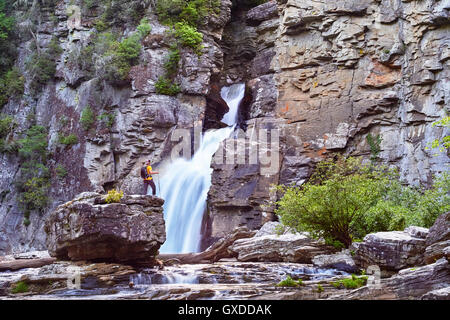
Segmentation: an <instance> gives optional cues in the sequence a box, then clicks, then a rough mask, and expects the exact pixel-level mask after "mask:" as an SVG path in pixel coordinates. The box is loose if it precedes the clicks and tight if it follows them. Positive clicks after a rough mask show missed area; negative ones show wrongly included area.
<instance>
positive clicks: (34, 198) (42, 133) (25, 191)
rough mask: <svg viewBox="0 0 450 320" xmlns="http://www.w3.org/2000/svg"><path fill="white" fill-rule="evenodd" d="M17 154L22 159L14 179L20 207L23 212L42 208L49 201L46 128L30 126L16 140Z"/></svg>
mask: <svg viewBox="0 0 450 320" xmlns="http://www.w3.org/2000/svg"><path fill="white" fill-rule="evenodd" d="M18 144H19V146H20V147H19V150H18V152H19V156H20V158H21V160H22V166H21V167H20V175H19V178H18V179H17V181H16V184H17V186H18V189H19V193H20V199H19V202H20V203H21V205H22V209H23V210H24V211H25V213H29V212H30V211H32V210H42V209H43V208H45V207H46V206H47V204H48V202H49V198H48V191H49V189H50V173H49V170H48V168H47V167H46V166H45V164H46V162H47V155H48V152H47V146H48V142H47V130H46V129H45V128H44V127H42V126H37V125H35V126H32V127H31V128H30V129H28V131H27V132H26V135H25V137H24V138H23V139H20V140H19V141H18Z"/></svg>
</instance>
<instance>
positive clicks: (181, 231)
mask: <svg viewBox="0 0 450 320" xmlns="http://www.w3.org/2000/svg"><path fill="white" fill-rule="evenodd" d="M244 92H245V84H234V85H232V86H230V87H224V88H222V90H221V96H222V98H223V99H224V100H225V101H226V102H227V104H228V107H229V109H230V110H229V111H228V113H227V114H225V116H224V117H223V119H222V121H223V122H224V123H226V124H228V127H225V128H222V129H218V130H208V131H207V132H205V134H204V135H203V137H202V141H201V143H200V147H199V148H198V150H197V151H196V152H195V154H194V156H193V157H192V158H191V159H190V160H186V159H184V158H180V159H177V160H175V161H174V162H172V163H171V164H170V165H169V167H168V168H169V170H168V172H166V173H165V174H164V175H163V176H162V177H161V190H160V195H161V197H162V198H163V199H164V200H165V203H164V219H165V221H166V235H167V239H166V242H165V243H164V245H163V246H162V247H161V250H160V251H161V252H162V253H187V252H198V251H199V250H200V240H201V234H200V232H201V230H200V229H201V223H202V219H203V215H204V212H205V208H206V198H207V196H208V191H209V188H210V187H211V174H212V168H211V161H212V158H213V155H214V153H215V152H216V151H217V149H218V148H219V145H220V143H221V142H222V141H223V140H225V139H226V138H228V137H229V136H230V134H231V133H232V132H233V131H234V127H235V125H236V121H237V114H238V107H239V103H240V101H241V100H242V99H243V97H244Z"/></svg>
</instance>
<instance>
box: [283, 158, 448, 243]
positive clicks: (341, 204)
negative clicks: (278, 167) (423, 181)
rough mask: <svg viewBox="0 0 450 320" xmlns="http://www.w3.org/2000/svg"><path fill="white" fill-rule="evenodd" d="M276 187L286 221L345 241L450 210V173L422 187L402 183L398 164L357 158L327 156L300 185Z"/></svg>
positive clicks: (330, 239)
mask: <svg viewBox="0 0 450 320" xmlns="http://www.w3.org/2000/svg"><path fill="white" fill-rule="evenodd" d="M277 190H279V191H281V192H283V193H284V195H283V196H282V198H281V199H280V200H279V201H277V203H276V204H277V205H278V207H277V209H276V213H277V214H278V215H279V216H280V218H281V221H282V223H283V224H284V225H286V226H289V227H292V228H294V229H296V230H297V231H309V232H311V234H312V235H313V236H315V237H323V238H324V239H325V240H327V241H328V242H340V243H342V244H343V245H344V246H345V247H348V246H349V245H350V244H351V242H352V241H354V240H356V239H362V238H363V237H364V236H365V235H366V234H368V233H371V232H378V231H391V230H403V229H404V228H405V227H406V226H408V225H418V226H424V227H429V226H431V225H432V223H433V222H434V221H435V219H436V218H437V216H438V215H439V214H441V213H443V212H446V211H448V210H450V196H449V191H450V179H449V175H448V174H446V173H444V174H442V176H441V177H440V178H438V179H436V181H435V183H434V185H433V187H432V188H431V189H429V190H425V191H424V190H421V189H417V188H413V187H408V186H403V185H402V184H401V183H400V181H399V179H398V174H397V172H396V171H394V170H390V169H388V168H387V167H383V166H377V167H374V166H372V165H369V164H368V165H365V164H362V163H361V161H360V160H357V159H354V158H348V159H344V158H342V157H341V158H338V160H337V161H336V162H334V161H323V162H321V163H319V164H318V166H317V169H316V171H315V173H314V174H313V175H312V176H311V179H310V180H309V181H308V182H307V183H305V184H304V185H302V186H301V187H286V186H278V187H277Z"/></svg>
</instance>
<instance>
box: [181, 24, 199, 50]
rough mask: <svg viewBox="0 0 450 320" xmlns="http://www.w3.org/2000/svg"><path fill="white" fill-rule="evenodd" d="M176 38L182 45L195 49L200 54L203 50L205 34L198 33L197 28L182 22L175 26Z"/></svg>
mask: <svg viewBox="0 0 450 320" xmlns="http://www.w3.org/2000/svg"><path fill="white" fill-rule="evenodd" d="M175 37H177V38H178V39H179V41H180V43H181V45H183V46H186V47H190V48H192V49H194V51H195V52H197V53H198V54H200V53H201V50H202V48H203V46H202V41H203V34H201V33H200V32H198V31H197V28H195V27H193V26H191V25H189V24H188V23H186V22H184V21H182V22H177V23H176V24H175Z"/></svg>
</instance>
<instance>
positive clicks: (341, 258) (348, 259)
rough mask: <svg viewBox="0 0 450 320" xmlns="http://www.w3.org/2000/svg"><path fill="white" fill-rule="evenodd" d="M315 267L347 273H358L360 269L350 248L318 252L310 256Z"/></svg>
mask: <svg viewBox="0 0 450 320" xmlns="http://www.w3.org/2000/svg"><path fill="white" fill-rule="evenodd" d="M312 263H313V264H314V266H315V267H318V268H323V269H330V268H331V269H337V270H342V271H345V272H348V273H355V274H356V273H358V271H359V270H360V269H359V268H358V267H357V266H356V264H355V261H354V260H353V258H352V255H351V253H350V250H348V249H346V250H342V251H341V252H337V253H334V254H320V255H317V256H315V257H313V258H312Z"/></svg>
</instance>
